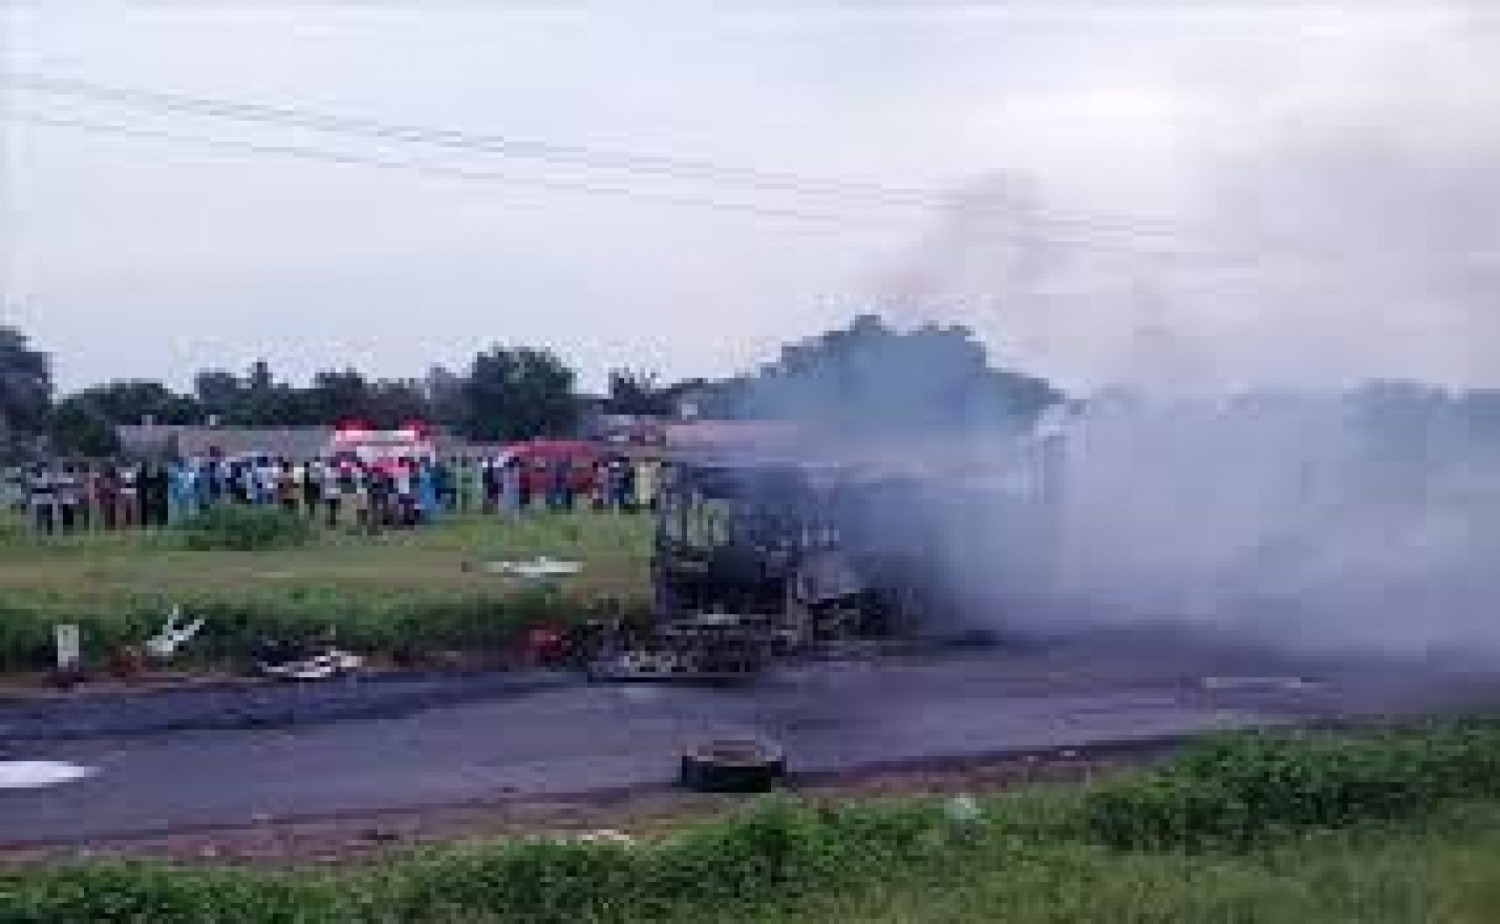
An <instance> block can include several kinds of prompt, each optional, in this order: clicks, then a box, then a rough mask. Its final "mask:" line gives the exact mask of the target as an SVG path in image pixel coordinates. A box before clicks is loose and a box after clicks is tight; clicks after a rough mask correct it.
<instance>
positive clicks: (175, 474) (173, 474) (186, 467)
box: [167, 461, 198, 526]
mask: <svg viewBox="0 0 1500 924" xmlns="http://www.w3.org/2000/svg"><path fill="white" fill-rule="evenodd" d="M196 475H197V472H196V469H195V467H194V466H193V465H192V464H191V463H188V462H181V461H179V462H174V463H172V464H171V465H170V466H169V467H168V468H167V478H168V480H169V482H170V487H169V488H168V496H167V523H168V525H170V526H179V525H181V524H182V523H184V522H186V521H187V520H188V519H190V518H191V517H192V516H193V514H194V513H195V512H196V508H197V506H198V485H197V477H196Z"/></svg>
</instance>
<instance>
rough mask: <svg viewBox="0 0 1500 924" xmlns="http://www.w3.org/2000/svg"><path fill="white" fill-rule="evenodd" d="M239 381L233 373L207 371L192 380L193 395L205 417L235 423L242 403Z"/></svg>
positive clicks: (219, 370) (218, 370)
mask: <svg viewBox="0 0 1500 924" xmlns="http://www.w3.org/2000/svg"><path fill="white" fill-rule="evenodd" d="M241 390H242V389H241V386H240V380H239V378H238V377H237V376H235V374H234V373H233V372H225V371H224V370H222V369H207V370H204V371H203V372H200V373H198V375H197V376H195V377H194V378H193V395H194V396H195V397H196V398H197V399H198V407H199V408H200V409H201V410H202V412H203V414H204V416H205V417H217V418H218V419H219V420H221V421H223V422H225V423H235V422H237V421H236V420H235V417H236V415H237V413H238V411H239V408H240V405H241V403H242V400H241V397H240V393H241Z"/></svg>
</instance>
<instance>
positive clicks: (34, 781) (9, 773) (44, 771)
mask: <svg viewBox="0 0 1500 924" xmlns="http://www.w3.org/2000/svg"><path fill="white" fill-rule="evenodd" d="M97 772H98V771H97V770H95V769H94V768H93V767H85V766H82V765H80V764H70V763H66V762H64V761H60V760H0V790H3V789H41V788H43V787H46V786H57V785H59V784H62V783H72V782H75V781H77V780H81V779H84V778H86V777H90V776H93V775H94V774H95V773H97Z"/></svg>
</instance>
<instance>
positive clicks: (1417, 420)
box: [953, 388, 1500, 656]
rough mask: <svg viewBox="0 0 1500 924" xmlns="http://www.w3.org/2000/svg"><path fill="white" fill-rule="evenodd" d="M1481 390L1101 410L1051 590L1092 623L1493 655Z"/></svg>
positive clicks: (1074, 459) (1090, 422)
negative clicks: (1461, 396)
mask: <svg viewBox="0 0 1500 924" xmlns="http://www.w3.org/2000/svg"><path fill="white" fill-rule="evenodd" d="M1476 400H1477V399H1470V400H1468V401H1461V400H1458V399H1455V398H1453V397H1450V396H1445V395H1442V394H1440V393H1428V392H1422V391H1420V390H1415V389H1405V390H1403V389H1394V388H1379V389H1369V390H1366V391H1363V392H1361V393H1359V394H1355V395H1314V394H1295V395H1276V396H1259V397H1251V398H1242V399H1240V400H1236V401H1204V400H1188V401H1182V402H1166V401H1158V402H1135V403H1130V402H1127V403H1119V404H1112V403H1100V404H1096V405H1094V406H1092V407H1091V408H1089V409H1088V410H1087V411H1085V412H1084V413H1082V414H1081V415H1079V416H1078V417H1077V418H1076V419H1074V420H1073V421H1071V422H1070V423H1069V425H1068V426H1067V427H1066V428H1065V434H1066V435H1065V437H1064V439H1065V445H1066V447H1067V448H1066V462H1065V464H1064V465H1063V466H1062V473H1063V484H1064V485H1065V489H1064V490H1065V497H1066V500H1065V503H1064V504H1063V507H1062V513H1061V518H1060V535H1061V539H1060V541H1059V543H1058V545H1057V547H1056V551H1057V554H1058V558H1057V563H1058V568H1059V570H1058V572H1057V574H1056V575H1055V582H1054V583H1052V584H1051V585H1050V586H1049V587H1047V588H1042V589H1039V590H1040V592H1041V595H1045V596H1050V597H1051V598H1052V599H1054V600H1066V601H1068V602H1069V603H1070V605H1073V606H1075V607H1076V609H1074V610H1072V611H1071V612H1072V615H1073V616H1074V617H1076V618H1078V619H1080V620H1082V621H1084V622H1086V623H1091V622H1097V623H1110V624H1118V623H1121V622H1125V623H1133V622H1155V623H1175V624H1180V625H1185V626H1191V627H1193V628H1196V629H1206V630H1212V631H1218V632H1221V633H1225V634H1228V635H1232V636H1236V637H1240V638H1244V639H1250V640H1255V641H1258V642H1263V643H1268V644H1273V645H1279V646H1284V647H1290V648H1298V649H1315V650H1319V651H1359V652H1366V653H1369V652H1379V653H1384V654H1402V655H1411V654H1427V653H1431V652H1434V651H1468V652H1473V653H1479V654H1481V655H1482V656H1488V655H1492V654H1494V653H1495V652H1497V651H1500V622H1497V621H1496V619H1495V615H1496V606H1497V604H1500V573H1497V571H1496V569H1495V567H1494V563H1495V562H1496V561H1497V560H1500V557H1497V556H1500V528H1497V526H1496V524H1497V523H1500V519H1497V518H1500V432H1497V431H1491V432H1489V433H1478V432H1476V430H1475V426H1474V424H1475V417H1474V413H1475V408H1476V407H1477V403H1476ZM1483 400H1488V401H1490V402H1491V403H1492V404H1493V403H1494V402H1495V398H1494V397H1493V396H1492V397H1489V398H1488V399H1483ZM953 525H954V527H955V528H956V527H957V524H953ZM995 551H996V552H997V553H1000V552H1003V550H1000V549H996V550H995ZM1049 612H1051V613H1052V614H1053V615H1055V614H1056V612H1057V610H1056V609H1050V610H1049Z"/></svg>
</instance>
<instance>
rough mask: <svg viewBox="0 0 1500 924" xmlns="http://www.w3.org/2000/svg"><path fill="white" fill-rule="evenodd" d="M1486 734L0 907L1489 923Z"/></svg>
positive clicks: (694, 917) (71, 869)
mask: <svg viewBox="0 0 1500 924" xmlns="http://www.w3.org/2000/svg"><path fill="white" fill-rule="evenodd" d="M1497 755H1500V725H1497V724H1492V723H1469V724H1462V725H1457V724H1455V725H1445V726H1433V727H1424V728H1413V729H1406V730H1399V731H1385V732H1362V733H1346V734H1339V735H1333V734H1327V733H1322V734H1313V733H1304V734H1242V735H1236V736H1232V737H1226V738H1221V739H1217V740H1212V741H1208V742H1205V743H1203V744H1201V745H1198V746H1195V747H1192V748H1189V749H1188V750H1187V751H1185V752H1184V753H1182V754H1181V755H1180V756H1178V757H1177V758H1175V759H1173V760H1171V761H1169V762H1167V763H1165V764H1163V765H1160V766H1157V767H1155V768H1150V769H1147V770H1143V771H1140V772H1136V773H1133V774H1129V775H1122V776H1117V777H1113V778H1109V779H1106V780H1104V781H1101V782H1099V783H1096V784H1094V785H1092V786H1087V787H1082V788H1077V789H1061V790H1043V789H1031V790H1023V791H1019V792H1015V793H1011V794H1006V795H1001V796H998V797H994V798H990V799H986V800H984V801H982V802H980V803H977V811H972V810H964V811H955V807H954V805H952V804H950V803H944V802H939V801H936V800H901V801H892V802H884V803H866V804H860V805H854V806H844V807H820V806H815V805H812V804H807V803H801V802H797V801H794V800H791V799H784V798H774V799H772V800H770V801H767V802H763V803H761V804H759V805H758V806H757V807H756V808H755V809H753V810H752V811H749V812H747V813H746V814H744V815H743V816H741V817H737V818H734V819H731V820H727V821H718V822H709V823H704V824H701V825H699V826H696V827H692V828H689V829H686V830H682V831H678V832H675V833H672V834H668V835H666V836H663V837H661V838H659V839H654V840H648V841H642V842H638V843H634V844H621V843H610V842H577V841H573V842H563V841H542V840H529V841H511V842H506V843H490V844H482V843H481V844H472V845H465V846H454V847H444V848H438V849H428V850H425V851H422V852H416V853H408V854H402V855H397V856H395V857H393V858H391V859H390V860H388V861H387V862H385V863H383V864H381V865H378V866H373V867H368V868H360V869H354V870H344V871H332V872H329V871H324V872H282V873H268V872H256V871H250V870H237V869H207V868H199V867H194V868H178V869H174V868H170V867H167V866H164V865H153V864H139V863H137V864H121V863H117V864H82V865H73V866H60V867H50V868H44V869H32V870H26V871H16V872H12V873H10V874H8V875H0V920H5V921H7V922H18V924H20V922H44V921H45V922H56V921H98V922H110V921H152V922H174V921H184V922H186V921H193V922H203V921H235V922H241V924H254V922H272V921H274V922H292V921H307V922H315V921H316V922H322V921H330V922H331V921H340V922H343V921H351V922H359V921H371V922H373V921H390V922H395V921H434V922H436V921H442V922H451V921H539V922H546V921H556V922H575V921H640V920H677V921H756V920H765V921H769V920H792V921H954V922H969V921H973V922H980V921H993V920H1006V921H1099V922H1117V921H1144V920H1150V921H1182V922H1198V921H1205V920H1237V921H1289V922H1290V921H1295V922H1299V924H1300V922H1320V921H1361V922H1371V921H1377V922H1378V921H1410V920H1444V921H1476V922H1478V921H1490V920H1493V919H1494V909H1495V908H1496V907H1500V876H1497V875H1496V873H1495V870H1496V869H1497V868H1500V773H1496V770H1497V769H1500V767H1497V764H1500V757H1497Z"/></svg>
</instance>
